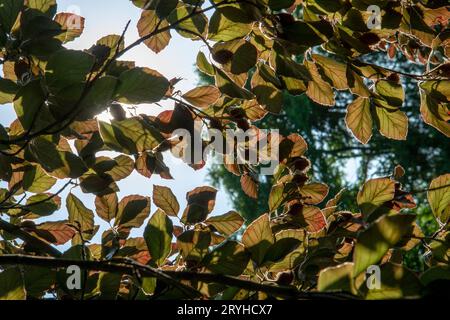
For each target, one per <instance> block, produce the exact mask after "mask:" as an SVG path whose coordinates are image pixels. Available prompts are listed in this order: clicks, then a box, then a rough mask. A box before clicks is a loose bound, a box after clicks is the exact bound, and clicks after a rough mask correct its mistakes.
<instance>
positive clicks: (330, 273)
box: [317, 262, 355, 293]
mask: <svg viewBox="0 0 450 320" xmlns="http://www.w3.org/2000/svg"><path fill="white" fill-rule="evenodd" d="M352 270H353V263H350V262H346V263H343V264H340V265H338V266H335V267H329V268H326V269H323V270H321V271H320V273H319V281H318V284H317V290H319V291H322V292H332V291H345V292H349V293H354V291H355V290H354V283H353V277H352Z"/></svg>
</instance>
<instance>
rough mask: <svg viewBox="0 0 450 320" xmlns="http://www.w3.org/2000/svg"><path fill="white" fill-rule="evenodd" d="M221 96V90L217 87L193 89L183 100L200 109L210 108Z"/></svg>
mask: <svg viewBox="0 0 450 320" xmlns="http://www.w3.org/2000/svg"><path fill="white" fill-rule="evenodd" d="M220 96H221V93H220V90H219V89H218V88H217V87H215V86H203V87H198V88H195V89H192V90H191V91H189V92H187V93H185V94H184V95H183V99H185V100H186V101H188V102H189V103H191V104H193V105H194V106H196V107H199V108H208V107H209V106H210V105H212V104H214V103H215V102H216V101H217V100H218V99H219V98H220Z"/></svg>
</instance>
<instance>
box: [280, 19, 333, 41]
mask: <svg viewBox="0 0 450 320" xmlns="http://www.w3.org/2000/svg"><path fill="white" fill-rule="evenodd" d="M332 35H333V29H332V27H331V25H330V23H329V22H327V21H325V20H320V21H315V22H304V21H295V22H294V23H291V24H289V25H286V26H284V28H283V34H282V37H283V39H285V40H287V41H289V42H291V43H294V44H298V45H301V46H305V47H315V46H318V45H320V44H322V43H324V42H326V41H327V40H328V39H329V38H331V36H332Z"/></svg>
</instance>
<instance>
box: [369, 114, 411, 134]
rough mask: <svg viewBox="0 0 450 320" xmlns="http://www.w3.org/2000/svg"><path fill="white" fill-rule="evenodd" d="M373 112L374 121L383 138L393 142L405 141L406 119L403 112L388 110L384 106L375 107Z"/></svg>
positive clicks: (406, 132) (406, 131)
mask: <svg viewBox="0 0 450 320" xmlns="http://www.w3.org/2000/svg"><path fill="white" fill-rule="evenodd" d="M375 110H376V114H375V115H376V116H375V120H376V123H377V126H378V128H379V129H380V133H381V134H382V135H383V136H385V137H388V138H390V139H394V140H406V137H407V135H408V117H407V116H406V114H405V113H404V112H403V111H400V110H390V109H388V108H386V107H384V106H377V107H376V108H375Z"/></svg>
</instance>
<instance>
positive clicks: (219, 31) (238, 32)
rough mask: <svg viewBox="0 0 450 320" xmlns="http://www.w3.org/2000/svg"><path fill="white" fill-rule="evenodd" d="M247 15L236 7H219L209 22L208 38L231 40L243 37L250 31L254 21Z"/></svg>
mask: <svg viewBox="0 0 450 320" xmlns="http://www.w3.org/2000/svg"><path fill="white" fill-rule="evenodd" d="M252 22H253V21H251V20H250V19H249V18H248V17H247V15H246V14H245V13H244V12H243V11H242V10H239V9H238V8H236V7H223V8H220V9H217V10H216V11H215V12H214V13H213V15H212V17H211V21H210V23H209V32H208V39H209V40H212V41H230V40H233V39H236V38H243V37H245V36H246V35H247V34H249V33H250V31H251V29H252V25H251V23H252Z"/></svg>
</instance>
